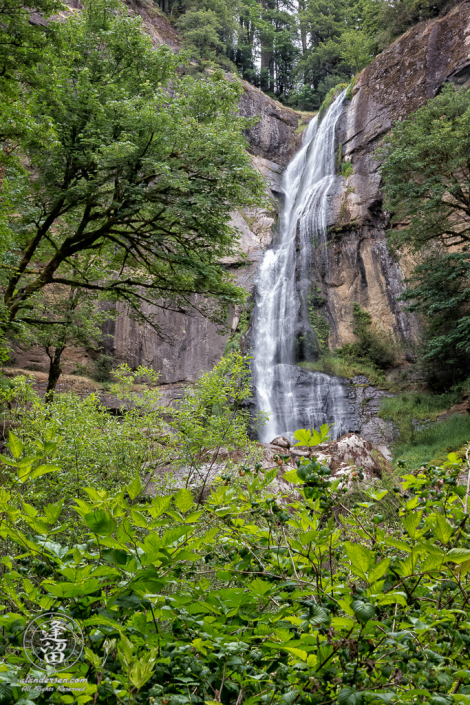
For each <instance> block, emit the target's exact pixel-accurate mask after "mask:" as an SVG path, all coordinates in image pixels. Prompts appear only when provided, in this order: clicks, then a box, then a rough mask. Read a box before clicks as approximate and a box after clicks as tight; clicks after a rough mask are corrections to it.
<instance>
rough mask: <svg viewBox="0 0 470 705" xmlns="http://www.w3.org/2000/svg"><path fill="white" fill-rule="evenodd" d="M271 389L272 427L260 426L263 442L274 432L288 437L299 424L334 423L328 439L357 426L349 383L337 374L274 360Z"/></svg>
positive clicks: (309, 426)
mask: <svg viewBox="0 0 470 705" xmlns="http://www.w3.org/2000/svg"><path fill="white" fill-rule="evenodd" d="M272 392H273V393H272V396H271V399H274V400H275V408H274V409H273V410H272V411H273V412H274V413H273V416H274V418H275V428H274V427H272V425H271V423H269V422H268V424H267V425H266V426H265V427H264V428H263V429H262V430H261V435H262V440H263V441H265V442H268V443H269V442H270V441H271V440H272V439H273V438H274V435H281V436H286V437H287V438H289V439H290V440H291V439H292V437H293V433H294V431H296V430H298V429H299V428H316V429H318V428H320V426H321V425H322V424H324V423H334V426H333V428H332V430H331V438H332V439H337V438H339V437H340V436H342V435H343V434H345V433H349V432H352V433H357V432H359V430H360V428H361V421H360V419H359V416H358V413H357V408H356V405H355V393H354V390H353V387H352V385H351V384H349V383H348V381H347V380H343V379H342V378H341V377H333V376H330V375H327V374H324V373H323V372H310V371H309V370H304V369H302V368H301V367H297V366H295V365H286V364H278V365H275V367H274V384H273V388H272Z"/></svg>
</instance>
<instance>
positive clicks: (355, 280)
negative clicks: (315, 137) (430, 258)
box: [322, 1, 470, 347]
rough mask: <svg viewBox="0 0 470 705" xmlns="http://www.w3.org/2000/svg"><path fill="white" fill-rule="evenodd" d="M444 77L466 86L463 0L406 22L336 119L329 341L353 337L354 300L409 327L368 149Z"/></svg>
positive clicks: (468, 51) (469, 36) (406, 334)
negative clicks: (338, 171)
mask: <svg viewBox="0 0 470 705" xmlns="http://www.w3.org/2000/svg"><path fill="white" fill-rule="evenodd" d="M446 81H453V82H454V83H456V84H457V85H470V2H468V1H467V2H463V3H460V4H458V5H456V6H455V7H453V8H452V9H451V10H450V11H449V12H448V13H447V14H446V15H445V16H444V17H442V18H439V19H437V20H431V21H428V22H423V23H421V24H419V25H417V26H416V27H413V28H412V29H410V30H409V31H408V32H407V33H406V34H405V35H403V37H401V38H400V39H399V40H398V41H396V42H395V43H394V44H392V45H391V46H390V47H389V48H388V49H386V50H385V51H384V52H383V53H382V54H380V55H379V56H378V57H377V58H376V59H375V61H373V62H372V63H371V64H370V65H369V66H367V67H366V68H365V69H364V70H363V71H362V73H361V74H360V76H359V79H358V81H357V83H356V85H355V87H354V89H353V97H352V100H351V103H350V105H349V107H348V109H347V110H346V111H345V113H344V115H343V117H342V119H341V121H340V123H339V126H338V134H337V141H338V150H339V145H341V157H342V159H343V160H345V161H349V162H350V163H351V164H352V167H353V172H352V175H351V176H350V177H349V178H347V179H343V180H342V184H341V186H340V188H339V189H338V192H337V193H336V194H335V196H334V198H333V199H332V209H331V217H330V226H332V230H331V236H330V247H329V250H330V253H329V255H330V256H329V271H327V272H324V273H323V275H322V288H323V291H324V295H325V297H326V299H327V301H328V307H329V313H330V316H331V321H332V335H331V338H330V345H331V346H332V347H336V346H341V345H343V344H344V343H346V342H351V341H352V340H353V337H354V336H353V333H352V326H353V323H352V306H353V303H354V302H355V301H357V302H359V303H360V304H361V305H362V306H363V307H364V308H366V309H367V310H368V311H370V313H371V314H372V316H373V318H374V319H375V321H377V322H378V323H379V324H380V325H381V326H383V328H384V329H385V330H387V331H390V332H391V333H392V334H393V335H394V336H395V337H396V338H408V339H409V338H412V337H413V336H414V334H415V330H416V326H415V323H414V321H413V319H412V318H411V317H410V316H406V315H404V314H403V312H402V310H401V307H400V304H399V303H398V302H397V296H398V295H399V294H400V292H401V290H402V275H401V271H400V266H399V265H398V263H397V262H396V261H395V260H394V259H393V258H392V257H391V256H390V254H389V252H388V249H387V246H386V241H385V231H386V228H387V226H388V222H387V217H386V214H384V212H383V210H382V195H381V192H380V174H379V173H378V167H379V164H378V163H377V161H376V160H375V159H374V155H373V153H374V150H375V149H376V148H377V146H378V144H379V142H380V140H381V138H382V137H383V136H384V135H385V134H386V132H388V130H390V128H391V127H392V125H393V123H394V121H396V120H402V119H403V118H405V117H407V116H408V115H410V114H411V113H412V112H414V111H415V110H417V109H418V108H419V107H420V106H422V105H423V104H424V103H425V102H426V101H427V100H429V99H430V98H433V97H434V96H435V95H436V94H437V93H438V92H439V90H440V88H441V86H442V85H443V83H445V82H446ZM402 269H406V263H402Z"/></svg>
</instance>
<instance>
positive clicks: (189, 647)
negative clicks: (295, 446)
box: [0, 432, 470, 705]
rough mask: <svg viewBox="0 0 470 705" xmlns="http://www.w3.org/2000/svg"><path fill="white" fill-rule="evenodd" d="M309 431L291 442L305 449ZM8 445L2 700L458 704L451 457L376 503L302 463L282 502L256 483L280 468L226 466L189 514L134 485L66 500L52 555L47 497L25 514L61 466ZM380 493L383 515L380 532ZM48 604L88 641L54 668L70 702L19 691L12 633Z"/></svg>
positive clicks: (460, 663)
mask: <svg viewBox="0 0 470 705" xmlns="http://www.w3.org/2000/svg"><path fill="white" fill-rule="evenodd" d="M323 435H324V434H317V435H315V434H306V433H305V432H302V433H301V434H300V435H298V438H299V439H300V442H304V440H305V439H304V436H305V438H306V440H307V441H308V443H309V444H310V445H314V444H315V443H316V442H318V441H319V440H323ZM307 436H308V438H307ZM302 439H304V440H302ZM58 442H59V441H57V439H55V440H54V439H50V440H48V441H46V443H58ZM9 448H10V452H9V454H7V455H4V456H3V475H4V485H3V488H2V490H0V512H1V514H0V517H1V519H0V521H1V523H0V532H1V533H0V536H1V537H2V538H1V540H2V549H3V550H2V556H3V557H2V560H1V565H2V569H3V573H4V574H3V579H2V581H1V583H0V595H1V602H2V606H3V607H2V614H1V616H0V623H1V626H2V650H3V664H4V665H3V666H2V669H3V670H0V678H1V680H2V688H3V689H2V697H3V702H5V703H7V704H8V705H9V704H10V703H14V702H15V703H19V702H24V703H26V702H33V703H37V704H38V705H43V704H45V703H62V702H65V703H68V702H70V703H71V702H78V703H86V702H93V703H105V704H106V705H114V704H117V703H126V704H130V703H156V704H157V705H185V704H186V703H187V704H188V705H189V703H194V705H203V704H204V703H213V702H220V703H224V704H225V705H235V704H236V703H241V702H242V701H243V702H245V703H248V704H250V705H254V704H255V703H260V704H263V705H264V704H266V705H268V704H269V703H273V704H274V703H276V704H278V705H285V704H288V705H294V703H299V704H301V705H315V704H316V705H320V703H325V704H326V705H329V704H331V705H333V703H339V704H340V705H352V704H356V705H361V704H363V705H365V704H366V703H370V704H371V705H378V704H379V703H391V702H397V703H430V705H440V704H441V703H442V704H444V703H451V702H462V703H465V702H467V701H468V695H467V694H468V693H469V692H470V685H469V683H470V673H469V671H468V660H469V658H470V654H469V645H470V637H469V636H468V635H467V633H466V632H467V627H468V623H469V619H470V606H469V602H470V592H469V590H470V580H469V575H470V573H469V571H470V549H469V548H468V538H469V536H468V534H467V532H466V529H467V526H466V523H467V519H468V516H469V515H468V514H467V511H466V510H467V498H466V487H465V485H461V484H459V482H460V475H461V473H462V467H461V464H460V461H459V459H458V458H457V457H456V456H451V457H449V460H448V461H447V462H446V463H445V464H444V465H443V466H442V467H440V468H430V467H423V468H421V469H420V470H419V471H418V472H416V473H413V474H408V475H406V476H404V478H403V482H402V484H401V487H394V488H393V491H392V492H390V493H389V495H390V497H391V499H389V498H388V497H389V495H387V492H386V490H382V491H379V490H377V489H374V487H373V486H371V485H369V488H368V489H365V494H366V498H367V500H366V501H364V502H362V503H361V504H360V506H358V507H354V506H353V507H351V509H346V507H345V505H344V503H343V498H344V497H345V493H346V492H347V490H346V487H345V486H342V485H341V481H340V480H339V479H334V480H331V476H330V475H331V471H330V470H329V469H328V468H326V467H324V466H322V465H321V463H319V462H318V461H317V460H316V459H315V458H313V459H312V460H309V459H303V460H302V461H301V462H300V464H299V466H298V468H297V470H290V471H288V472H286V473H285V475H284V479H285V481H286V482H287V483H289V485H287V487H288V489H287V490H281V489H280V487H279V485H275V486H274V487H271V484H272V483H273V482H274V481H275V479H276V476H277V474H278V472H279V468H278V466H277V465H276V467H275V468H273V469H272V470H268V471H265V472H263V471H262V470H261V468H260V466H259V465H257V466H255V467H244V468H243V469H241V468H240V471H239V473H238V474H237V477H236V479H232V480H230V479H224V480H221V481H220V482H219V483H215V485H214V487H213V489H212V493H211V495H210V497H209V498H208V499H207V501H206V502H205V503H204V504H203V505H199V506H198V505H197V504H196V502H195V500H194V497H193V494H192V493H191V492H190V491H189V490H188V489H186V488H182V489H179V490H178V491H170V492H166V493H165V494H160V495H157V496H155V497H154V498H153V499H152V500H151V501H150V502H146V501H145V502H144V501H143V496H142V492H143V488H142V484H141V481H140V479H139V477H138V475H136V476H135V478H134V479H133V480H132V481H131V482H129V483H128V484H127V485H126V486H123V487H122V488H121V489H120V490H119V491H114V492H110V491H107V490H105V489H99V487H98V486H95V487H88V488H87V489H86V492H85V493H84V495H83V496H82V497H80V498H74V499H73V500H72V502H71V507H73V512H74V516H73V518H69V519H67V520H66V522H71V521H73V522H74V523H75V524H76V525H77V527H78V531H79V533H80V541H76V542H75V543H73V544H67V542H66V540H64V528H63V527H64V519H63V512H64V510H65V502H64V499H63V498H61V497H60V489H58V490H57V496H56V498H55V499H54V501H53V502H51V503H50V504H48V505H46V506H44V507H42V508H41V514H39V512H38V511H37V509H36V506H35V502H36V500H35V496H36V495H37V493H39V494H40V492H41V479H42V477H45V476H51V477H52V476H54V475H56V474H57V473H58V472H59V470H58V469H57V468H55V467H51V466H50V465H47V464H44V462H43V459H44V454H45V453H46V451H47V448H46V444H45V443H43V442H42V441H41V442H39V443H38V445H37V453H36V455H35V456H34V457H31V456H30V457H29V458H28V457H25V447H24V446H23V444H22V443H21V442H20V440H19V439H18V438H16V437H15V436H14V435H13V434H11V435H10V444H9ZM361 474H362V473H361V472H360V471H358V473H357V475H361ZM25 495H27V499H28V501H27V502H26V500H25ZM384 498H386V499H387V500H388V501H389V502H392V503H393V505H394V508H395V521H394V522H392V523H391V524H389V525H387V527H386V528H385V525H384V517H383V514H382V510H381V507H382V502H383V500H384ZM65 534H66V531H65ZM51 609H54V610H59V611H63V612H64V613H67V614H69V615H71V616H72V617H73V618H74V619H76V620H77V621H78V622H79V624H80V626H81V628H82V630H83V632H84V634H85V638H86V642H85V645H86V648H85V652H84V655H83V657H82V658H81V660H80V661H79V662H78V664H77V666H76V667H75V670H74V671H73V672H64V673H62V674H60V678H61V679H62V680H63V682H64V683H65V684H66V685H67V684H69V685H70V683H73V682H74V680H77V679H78V678H86V679H87V681H88V682H87V684H86V690H85V691H84V692H83V694H82V695H78V696H77V695H73V694H67V695H64V693H59V692H57V691H53V692H48V693H40V692H39V688H38V686H37V685H36V684H33V685H32V686H30V687H31V690H29V691H25V688H24V685H23V684H22V683H21V681H22V680H24V676H25V675H26V674H27V673H29V674H30V675H32V676H33V677H34V676H36V677H37V674H38V671H36V670H35V669H34V668H33V669H31V664H30V663H29V662H28V661H27V659H26V657H25V655H24V652H23V650H22V648H21V639H22V633H23V630H24V627H25V625H26V624H27V622H28V620H29V619H30V618H31V617H33V616H36V615H38V614H40V613H42V612H44V611H45V610H51ZM46 680H47V679H46ZM26 698H28V700H26Z"/></svg>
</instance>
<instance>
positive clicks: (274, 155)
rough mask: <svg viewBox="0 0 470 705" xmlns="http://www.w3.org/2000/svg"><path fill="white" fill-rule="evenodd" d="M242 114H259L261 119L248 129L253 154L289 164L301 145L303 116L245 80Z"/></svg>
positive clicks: (282, 165) (278, 162) (241, 105)
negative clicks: (299, 140) (299, 138)
mask: <svg viewBox="0 0 470 705" xmlns="http://www.w3.org/2000/svg"><path fill="white" fill-rule="evenodd" d="M240 115H243V117H255V116H259V120H258V122H257V123H256V124H255V125H254V126H253V127H252V128H251V129H250V130H249V131H248V133H247V139H248V142H249V145H250V147H249V149H250V152H251V154H254V155H255V156H258V157H264V158H265V159H269V160H270V161H273V162H276V163H277V164H279V165H280V166H281V167H285V166H287V164H288V163H289V162H290V160H291V159H292V157H293V155H294V154H295V152H296V151H297V148H298V146H299V144H298V140H297V136H296V134H295V132H296V130H297V127H298V125H299V123H300V116H299V115H298V114H297V113H296V112H295V111H294V110H292V109H291V108H286V107H285V106H283V105H281V104H280V103H278V102H277V101H275V100H272V99H271V98H269V97H268V96H267V95H265V94H264V93H262V92H261V91H260V90H258V89H257V88H255V87H254V86H252V85H250V84H249V83H247V82H246V81H243V94H242V97H241V101H240Z"/></svg>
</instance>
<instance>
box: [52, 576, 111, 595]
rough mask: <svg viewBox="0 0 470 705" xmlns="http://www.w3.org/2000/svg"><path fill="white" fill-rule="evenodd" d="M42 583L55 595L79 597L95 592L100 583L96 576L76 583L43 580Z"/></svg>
mask: <svg viewBox="0 0 470 705" xmlns="http://www.w3.org/2000/svg"><path fill="white" fill-rule="evenodd" d="M42 585H43V586H44V587H45V588H46V590H47V591H48V592H50V593H51V594H52V595H54V596H55V597H79V596H82V595H89V594H90V593H92V592H96V591H97V590H98V589H99V588H100V587H101V585H102V583H101V581H100V580H98V578H90V579H89V580H85V582H83V583H79V584H78V585H77V584H75V583H66V582H62V583H52V582H48V581H47V580H44V581H43V582H42Z"/></svg>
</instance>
